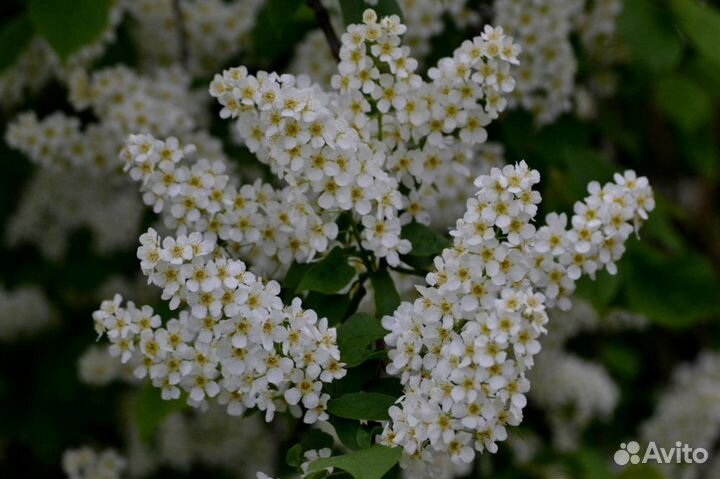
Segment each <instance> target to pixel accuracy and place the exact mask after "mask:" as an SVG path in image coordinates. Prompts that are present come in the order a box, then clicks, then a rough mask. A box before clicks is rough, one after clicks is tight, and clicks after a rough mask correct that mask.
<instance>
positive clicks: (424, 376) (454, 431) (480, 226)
mask: <svg viewBox="0 0 720 479" xmlns="http://www.w3.org/2000/svg"><path fill="white" fill-rule="evenodd" d="M539 179H540V176H539V173H538V172H537V171H534V170H530V169H529V168H528V167H527V165H526V164H525V163H524V162H522V163H520V164H518V165H515V166H512V165H508V166H506V167H504V168H503V169H502V170H500V169H498V168H494V169H493V170H492V171H491V173H490V174H489V175H485V176H481V177H479V178H478V179H477V180H476V185H477V186H478V187H479V191H478V192H477V194H476V195H475V197H474V198H471V199H470V200H468V202H467V211H466V213H465V216H464V217H463V218H462V219H460V220H458V222H457V226H456V229H455V230H454V231H452V232H451V235H452V236H453V237H454V246H453V247H452V248H448V249H446V250H444V251H443V254H442V256H440V257H438V258H436V259H435V271H434V272H432V273H430V274H428V276H427V278H426V281H427V283H428V286H427V287H420V288H418V289H419V292H420V295H421V296H420V298H418V299H417V300H415V301H414V302H413V303H408V302H404V303H402V304H401V305H400V307H399V308H398V310H397V311H396V312H395V313H394V315H393V316H385V317H384V318H383V326H384V327H385V328H386V329H388V330H389V331H390V333H389V334H388V335H387V336H386V337H385V342H386V344H387V345H388V347H389V348H390V351H389V354H388V357H389V359H390V363H389V364H388V367H387V370H388V372H389V373H390V374H394V375H398V376H400V378H401V381H402V383H403V385H404V386H405V396H404V397H403V398H402V399H401V402H400V403H399V404H398V405H396V406H393V407H392V408H391V409H390V416H391V419H392V420H391V422H390V423H389V424H388V425H387V426H386V428H385V430H384V432H383V435H382V442H384V443H385V444H388V445H395V446H401V447H403V449H404V451H405V453H406V457H405V463H406V464H405V465H406V466H407V467H411V468H414V467H417V468H418V471H416V473H417V474H418V475H420V476H422V475H427V474H428V472H427V468H430V467H432V464H433V463H435V462H436V461H437V460H438V456H440V457H441V458H442V457H445V458H447V457H449V458H450V459H451V460H452V461H453V462H455V463H468V462H470V461H472V459H473V458H474V457H475V451H479V452H482V451H484V450H488V451H490V452H495V451H496V450H497V445H496V442H497V441H501V440H504V439H505V438H506V436H507V432H506V429H505V428H506V426H508V425H517V424H519V422H520V421H521V419H522V409H523V407H524V406H525V404H526V398H525V393H526V392H527V391H528V389H529V387H530V383H529V381H528V380H527V379H526V377H525V372H526V371H527V370H528V369H530V368H531V367H532V365H533V358H534V356H535V354H537V353H538V352H539V351H540V343H539V341H538V338H539V337H540V335H541V334H543V333H544V332H545V331H546V329H545V324H546V322H547V320H548V316H547V312H546V307H550V306H559V307H561V308H566V307H568V306H569V299H568V296H569V295H570V294H571V293H572V291H573V289H574V282H575V280H576V279H578V278H579V277H580V275H581V274H583V273H585V274H589V275H590V276H593V275H594V273H595V272H596V271H598V270H599V269H603V268H604V269H607V270H608V271H609V272H611V273H614V271H615V268H614V266H615V263H614V262H615V261H617V260H618V259H619V257H620V256H621V255H622V253H623V250H624V249H623V248H624V246H623V244H624V242H625V241H626V240H627V238H628V237H629V236H630V234H631V232H632V231H633V226H632V224H633V223H634V224H635V226H636V227H637V225H638V224H639V222H640V221H642V219H645V218H646V217H647V212H648V211H650V210H652V209H653V206H654V204H653V198H652V190H651V189H650V187H649V186H648V184H647V179H645V178H637V177H636V176H635V174H634V173H633V172H631V171H628V172H626V173H625V174H624V175H619V174H617V175H616V176H615V183H608V184H606V185H604V186H602V187H601V186H600V185H599V184H597V183H595V182H593V183H591V184H590V185H589V186H588V191H589V193H590V195H589V196H588V197H587V198H586V199H585V200H584V201H583V202H578V203H576V205H575V208H574V210H575V214H574V215H573V216H572V219H571V225H572V227H571V228H569V229H566V228H567V218H566V217H565V215H557V214H553V213H551V214H550V215H548V218H547V222H548V225H546V226H542V227H540V228H536V227H535V226H534V225H533V224H532V220H533V219H534V217H535V215H536V212H537V205H538V203H539V202H540V195H539V194H538V193H537V192H535V191H533V189H532V187H533V185H534V184H536V183H538V182H539ZM413 470H414V469H413ZM422 471H424V472H422Z"/></svg>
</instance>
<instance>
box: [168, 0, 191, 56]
mask: <svg viewBox="0 0 720 479" xmlns="http://www.w3.org/2000/svg"><path fill="white" fill-rule="evenodd" d="M172 9H173V15H174V16H175V23H176V24H177V35H178V45H179V46H180V63H181V64H182V66H183V67H184V68H185V69H186V70H187V69H188V63H189V62H190V50H189V49H188V35H187V28H186V26H185V15H184V14H183V11H182V8H181V7H180V0H172Z"/></svg>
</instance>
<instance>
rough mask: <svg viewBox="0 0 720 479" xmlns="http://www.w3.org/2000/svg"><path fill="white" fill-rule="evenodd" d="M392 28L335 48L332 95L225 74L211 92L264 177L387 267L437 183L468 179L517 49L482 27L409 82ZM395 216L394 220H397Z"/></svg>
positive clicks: (291, 82)
mask: <svg viewBox="0 0 720 479" xmlns="http://www.w3.org/2000/svg"><path fill="white" fill-rule="evenodd" d="M405 31H406V27H405V25H403V24H401V23H400V22H399V19H398V18H397V17H396V16H390V17H385V18H382V19H381V20H378V19H377V16H376V14H375V12H374V11H372V10H367V11H366V12H365V14H364V23H363V24H360V25H351V26H349V27H348V30H347V32H346V33H344V34H343V36H342V47H341V50H340V58H341V61H340V64H339V65H338V71H339V73H338V74H337V75H334V76H333V78H332V85H333V88H334V91H331V92H325V91H322V90H321V88H320V87H319V86H318V85H316V84H312V83H310V81H309V80H308V79H307V78H305V77H297V78H296V77H294V76H291V75H278V74H275V73H266V72H260V73H258V74H257V75H250V74H249V73H248V71H247V69H245V68H244V67H239V68H233V69H230V70H226V71H225V72H224V73H223V74H222V75H217V76H216V77H215V79H214V80H213V82H212V84H211V87H210V93H211V94H212V95H213V96H215V97H216V98H218V100H219V102H220V103H221V104H222V106H223V109H222V111H221V116H222V117H224V118H227V117H232V118H237V125H238V132H239V135H240V137H241V138H242V140H243V141H244V143H245V145H246V146H247V147H248V148H249V149H250V151H251V152H253V153H255V154H256V155H257V157H258V159H259V160H260V161H261V162H263V163H266V164H267V165H269V166H270V169H271V170H272V172H273V173H275V174H276V175H277V176H279V177H280V178H281V179H283V180H285V181H286V182H287V183H288V184H289V185H291V186H293V187H296V188H297V189H298V191H301V192H303V193H305V194H306V195H307V196H308V197H309V198H310V199H312V202H313V203H317V206H318V207H319V208H320V209H321V210H322V211H330V212H337V211H352V212H353V213H354V214H357V215H359V216H360V218H361V221H360V223H361V224H362V226H363V230H362V245H363V247H364V248H366V249H368V250H370V251H372V252H373V253H374V254H375V256H376V257H378V258H386V260H387V261H388V263H389V264H391V265H397V264H398V262H399V255H400V254H404V253H407V252H409V250H410V243H409V242H408V241H406V240H402V239H400V229H401V225H402V224H403V223H404V222H409V221H411V220H413V219H416V220H419V221H424V222H428V221H429V214H428V213H427V211H428V210H429V209H431V208H432V206H434V204H433V203H434V201H433V200H434V195H435V193H436V192H437V191H438V190H442V189H444V186H445V185H443V184H442V180H443V179H447V178H451V177H452V176H453V175H457V174H458V173H459V174H460V175H462V176H469V172H468V171H467V165H468V163H469V162H470V161H471V160H470V158H471V157H472V152H473V149H474V148H475V147H476V146H477V145H481V144H482V143H484V142H485V141H486V139H487V132H486V130H485V128H484V127H485V126H486V125H487V124H489V123H490V122H491V120H493V119H495V118H496V117H497V116H498V114H499V112H501V111H502V110H503V109H504V108H505V105H506V100H505V98H504V95H505V94H506V93H507V92H510V91H512V89H513V87H514V81H513V80H512V77H511V76H510V74H509V71H510V65H511V64H513V63H516V62H517V59H516V56H517V54H518V52H519V47H518V46H517V45H516V44H515V43H513V41H512V39H511V38H509V37H506V36H505V35H504V34H503V32H502V29H493V28H492V27H489V26H488V27H486V28H485V31H484V33H483V34H482V35H481V36H479V37H476V38H475V39H473V40H468V41H466V42H464V43H463V44H462V46H461V47H460V48H459V49H457V50H456V51H455V53H454V56H453V57H451V58H444V59H442V60H440V62H439V63H438V66H437V67H433V68H431V69H430V70H429V77H430V79H431V81H425V80H424V79H423V78H422V77H420V76H419V75H417V74H415V73H414V72H415V70H416V68H417V61H416V60H415V59H413V58H411V57H410V56H409V48H408V47H405V46H402V44H401V40H400V37H401V35H402V34H403V33H404V32H405ZM401 210H404V213H403V214H402V216H401V214H400V211H401Z"/></svg>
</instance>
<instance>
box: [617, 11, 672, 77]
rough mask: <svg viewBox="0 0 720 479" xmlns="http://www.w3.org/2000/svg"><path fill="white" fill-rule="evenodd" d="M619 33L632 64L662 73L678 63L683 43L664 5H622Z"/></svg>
mask: <svg viewBox="0 0 720 479" xmlns="http://www.w3.org/2000/svg"><path fill="white" fill-rule="evenodd" d="M618 30H619V31H620V33H621V35H622V37H623V39H624V40H625V43H626V44H627V47H628V50H629V51H630V56H631V57H632V60H633V61H634V62H637V63H638V64H642V65H645V66H646V67H647V68H649V69H650V70H653V71H662V70H670V69H672V68H673V67H674V66H675V65H677V63H678V62H679V61H680V54H681V53H682V42H681V41H680V37H679V36H678V34H677V33H676V31H675V29H674V26H673V24H672V18H671V15H670V12H668V11H666V7H665V5H664V2H658V1H657V0H632V1H629V2H625V3H624V4H623V10H622V13H621V14H620V17H619V18H618Z"/></svg>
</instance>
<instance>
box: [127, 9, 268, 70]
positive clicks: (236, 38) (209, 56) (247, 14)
mask: <svg viewBox="0 0 720 479" xmlns="http://www.w3.org/2000/svg"><path fill="white" fill-rule="evenodd" d="M173 1H174V0H127V10H128V13H129V14H130V16H131V17H132V18H133V20H134V21H135V22H134V23H133V29H132V35H133V37H134V38H135V39H136V40H137V42H136V45H137V46H138V47H139V50H140V61H141V62H142V64H143V65H144V66H145V67H146V69H152V68H156V67H157V66H158V65H164V66H170V65H176V64H179V63H180V62H181V45H180V35H181V34H183V35H185V36H186V38H185V41H186V42H187V49H188V51H187V55H188V58H187V68H188V71H189V73H192V74H193V75H207V74H211V73H212V72H214V71H216V70H217V69H218V68H220V67H221V66H222V64H223V63H224V62H225V61H227V60H228V59H229V58H231V57H233V56H234V55H237V54H238V53H240V52H241V51H242V50H243V49H245V48H247V46H248V45H249V41H250V32H251V30H252V28H253V27H254V26H255V24H256V22H255V17H256V16H257V12H258V11H259V9H260V7H261V6H262V5H263V2H262V1H261V0H231V1H223V0H181V1H180V2H178V3H179V7H180V13H181V15H182V24H183V26H182V30H180V29H181V27H180V26H179V25H178V16H177V12H176V11H175V10H174V8H173ZM181 31H182V33H181Z"/></svg>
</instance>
